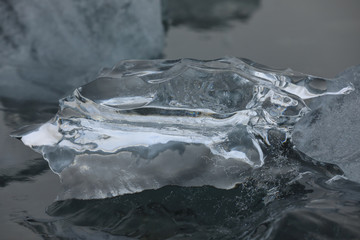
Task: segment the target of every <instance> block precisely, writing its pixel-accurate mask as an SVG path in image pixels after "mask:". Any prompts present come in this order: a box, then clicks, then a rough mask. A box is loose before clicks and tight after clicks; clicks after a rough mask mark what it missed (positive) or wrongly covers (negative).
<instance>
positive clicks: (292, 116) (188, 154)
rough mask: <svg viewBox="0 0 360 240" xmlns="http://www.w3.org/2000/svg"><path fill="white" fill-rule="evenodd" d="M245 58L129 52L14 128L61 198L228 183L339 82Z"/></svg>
mask: <svg viewBox="0 0 360 240" xmlns="http://www.w3.org/2000/svg"><path fill="white" fill-rule="evenodd" d="M329 82H330V81H328V80H325V79H320V78H316V77H313V76H309V75H305V74H301V73H296V72H294V71H291V70H290V69H287V70H274V69H270V68H267V67H265V66H262V65H259V64H256V63H253V62H251V61H249V60H246V59H238V58H233V57H226V58H222V59H217V60H212V61H199V60H191V59H180V60H128V61H123V62H121V63H120V64H118V65H117V66H115V67H114V68H112V69H105V70H104V71H103V72H102V73H101V74H100V75H99V77H98V78H97V79H96V80H95V81H93V82H91V83H89V84H86V85H84V86H82V87H80V88H78V89H76V90H75V91H74V93H73V94H72V95H71V96H69V97H66V98H64V99H62V100H61V101H60V110H59V112H58V113H57V115H56V116H55V117H54V118H53V119H52V120H50V121H49V122H47V123H45V124H43V125H41V126H40V127H36V128H35V129H34V128H33V129H24V130H23V131H22V132H21V133H18V135H17V136H18V137H22V141H23V142H24V143H25V144H26V145H28V146H30V147H32V148H33V149H34V150H36V151H38V152H40V153H42V154H43V156H44V158H45V159H46V160H48V161H49V165H50V167H51V169H52V170H53V171H54V172H55V173H57V174H58V175H59V176H60V177H61V179H62V184H63V187H64V192H63V194H62V195H61V196H60V197H61V198H85V199H90V198H104V197H112V196H116V195H121V194H125V193H132V192H140V191H143V190H145V189H156V188H160V187H162V186H165V185H180V186H203V185H212V186H215V187H218V188H226V189H228V188H232V187H233V186H234V185H235V184H236V183H239V182H241V181H242V178H243V175H242V174H243V173H244V172H246V171H247V170H249V169H251V168H253V167H259V166H262V165H263V164H264V157H266V154H267V151H268V147H272V151H276V146H270V145H271V144H272V143H273V141H272V139H274V136H275V138H277V139H278V141H285V140H286V139H287V138H288V137H290V136H291V132H292V128H293V125H294V124H295V123H296V122H297V121H298V120H299V119H300V118H301V117H302V116H303V115H304V114H305V113H306V112H308V111H309V108H308V107H307V106H306V104H305V102H304V100H306V99H312V98H314V97H319V96H323V95H329V94H330V95H333V94H335V95H337V94H345V93H348V92H349V91H351V90H352V88H351V87H350V86H348V85H347V84H346V83H343V84H340V85H339V86H335V87H333V88H330V89H328V88H327V86H326V84H328V83H329Z"/></svg>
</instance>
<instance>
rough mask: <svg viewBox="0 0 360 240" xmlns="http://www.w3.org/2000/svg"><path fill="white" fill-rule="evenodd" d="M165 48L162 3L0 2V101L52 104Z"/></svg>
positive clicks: (83, 0) (141, 0) (102, 0)
mask: <svg viewBox="0 0 360 240" xmlns="http://www.w3.org/2000/svg"><path fill="white" fill-rule="evenodd" d="M163 45H164V29H163V25H162V20H161V4H160V0H138V1H132V0H123V1H116V0H78V1H72V0H62V1H46V0H45V1H44V0H33V1H28V0H17V1H8V0H3V1H0V79H1V81H0V97H1V98H9V99H14V98H15V99H16V100H17V101H26V100H31V101H40V102H56V101H57V100H58V99H59V98H60V97H63V96H65V94H68V93H69V91H72V90H73V89H74V88H76V87H78V86H81V85H83V84H85V82H88V81H89V80H92V79H93V78H94V77H96V75H97V73H98V70H99V69H101V68H102V67H104V66H112V65H114V64H115V63H116V62H118V61H119V60H121V59H133V58H154V57H159V56H160V55H161V53H162V50H163ZM39 93H41V94H39Z"/></svg>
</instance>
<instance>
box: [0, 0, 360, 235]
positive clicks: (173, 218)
mask: <svg viewBox="0 0 360 240" xmlns="http://www.w3.org/2000/svg"><path fill="white" fill-rule="evenodd" d="M7 2H10V1H2V2H1V4H4V3H7ZM39 2H40V1H39ZM231 4H233V3H231V1H230V3H227V6H231ZM215 5H216V4H215ZM1 6H2V7H3V5H1ZM219 6H220V7H219ZM209 7H210V6H209ZM186 8H188V6H185V9H186ZM219 8H220V10H218V9H219ZM1 9H2V11H3V9H4V8H1ZM142 9H143V8H142ZM215 9H217V11H218V12H222V14H220V18H221V16H224V17H223V18H224V19H225V20H224V21H221V22H225V23H226V24H223V25H221V26H219V25H217V26H214V27H209V28H207V29H201V28H200V29H199V27H197V28H193V26H189V25H186V23H184V24H182V23H181V21H180V22H178V24H177V26H172V25H171V24H170V25H169V28H168V31H167V33H166V37H165V38H166V39H165V42H166V45H165V47H164V49H163V56H164V57H166V58H169V59H177V58H182V57H194V58H197V59H214V58H219V57H223V56H225V55H231V56H238V57H246V58H249V59H252V60H254V61H256V62H260V63H263V64H266V65H268V66H272V67H279V68H287V67H291V68H292V69H294V70H297V71H301V72H305V73H308V74H314V75H319V76H323V77H333V76H335V75H336V74H338V73H340V72H341V71H343V70H344V69H345V68H347V67H349V66H352V65H357V64H359V63H360V54H359V52H360V50H359V47H360V45H359V44H358V43H359V42H360V30H359V27H360V25H359V24H358V23H359V22H360V19H359V17H360V16H359V14H358V12H359V11H360V6H359V2H358V1H357V0H346V1H337V0H331V1H329V0H326V1H325V0H322V1H316V2H313V1H310V0H308V1H286V3H284V2H282V4H279V1H275V0H272V1H260V3H259V1H254V4H253V7H250V9H251V10H250V11H249V10H248V9H249V8H248V7H247V8H246V9H247V10H246V11H244V13H245V15H246V17H245V20H244V14H240V15H241V19H239V18H237V17H232V16H233V14H232V13H231V14H230V17H229V14H228V13H227V12H228V11H225V10H221V5H218V7H216V8H215ZM231 9H232V8H231ZM1 16H6V15H4V14H1ZM235 16H236V14H235ZM205 17H206V16H205ZM2 22H5V21H2ZM203 22H204V21H201V23H202V24H203ZM200 25H201V24H200ZM207 25H211V23H209V24H207ZM55 26H57V25H55ZM197 26H199V24H197ZM2 29H5V28H4V27H3V26H2ZM120 29H121V28H120ZM123 30H124V29H123ZM124 31H125V30H124ZM4 32H5V33H6V34H7V36H12V34H13V36H17V35H16V34H17V32H11V33H10V32H9V30H6V29H5V30H4ZM1 34H2V35H1V36H2V38H1V43H3V39H4V38H3V36H4V34H3V33H1ZM1 46H2V47H1V50H3V49H4V48H3V45H1ZM15 51H17V50H15ZM134 51H135V50H134ZM3 53H4V52H3V51H2V52H1V63H3V62H5V63H8V58H7V56H6V55H4V54H3ZM159 54H161V52H159ZM96 57H97V56H94V59H96ZM102 57H103V59H105V58H106V57H105V56H102ZM25 60H26V59H25ZM119 60H122V59H119ZM112 64H115V62H114V63H111V64H110V63H109V65H112ZM101 66H104V65H103V64H101ZM104 67H109V66H104ZM25 70H28V68H27V69H25ZM67 71H69V72H70V73H71V72H72V71H73V72H76V69H68V70H67ZM94 71H95V70H94ZM96 71H97V70H96ZM24 72H25V73H27V71H22V73H24ZM76 73H77V72H76ZM22 76H23V75H22ZM28 76H30V75H28ZM37 76H38V77H37ZM44 76H47V77H44ZM31 78H32V79H42V80H47V79H53V78H52V77H51V72H49V71H47V70H46V71H45V73H44V72H42V71H41V69H35V70H34V71H31ZM54 79H55V78H54ZM57 79H60V80H59V82H52V83H51V84H48V83H46V84H45V85H46V86H47V87H50V88H51V89H53V87H55V89H56V88H58V87H59V86H61V87H59V88H60V89H61V92H58V91H55V94H52V95H51V96H47V95H45V94H44V91H43V90H39V86H41V87H40V89H41V88H42V86H44V84H42V83H41V81H36V84H37V85H35V87H31V85H28V84H25V85H19V84H15V81H12V80H10V79H9V78H8V77H3V78H2V79H0V81H1V83H2V84H5V85H6V86H10V88H7V90H6V94H5V95H1V105H0V144H1V145H0V149H1V158H0V199H1V200H0V231H1V236H0V238H2V239H19V236H20V237H21V238H24V239H46V237H47V236H51V237H52V238H53V239H64V238H65V239H68V238H70V236H71V237H73V238H75V239H76V238H78V239H79V238H80V237H81V236H82V237H84V236H86V237H88V238H89V237H91V236H93V237H94V238H95V239H99V238H100V237H98V236H103V238H104V239H106V238H107V239H111V238H113V239H114V238H115V239H116V238H119V239H121V237H119V235H128V236H130V237H142V238H143V239H164V238H169V237H170V236H174V234H176V233H181V234H185V235H186V234H188V235H187V236H188V237H189V238H191V234H195V233H196V232H198V233H197V235H196V234H195V235H193V236H194V237H193V238H195V236H196V237H197V238H198V239H201V238H203V239H208V236H209V235H210V236H218V237H219V238H220V239H223V238H224V235H225V236H231V233H233V234H234V235H235V236H234V235H233V236H232V238H231V239H234V238H236V237H240V238H241V237H242V236H244V235H242V234H245V233H248V234H250V233H249V231H248V230H246V229H250V228H252V229H253V231H255V233H254V234H255V235H251V234H250V235H248V236H259V237H264V238H265V237H266V236H268V238H286V237H287V238H292V239H295V238H299V239H304V238H305V237H309V238H318V239H321V238H326V239H331V238H332V239H341V238H342V239H346V238H347V239H354V238H355V239H356V238H357V237H358V236H359V232H358V229H360V227H359V226H358V225H357V224H358V222H359V221H358V219H359V209H358V206H359V203H358V201H359V195H358V193H359V188H358V185H357V184H355V183H350V182H349V181H346V180H342V179H340V180H339V181H335V182H334V184H333V185H328V184H325V183H324V182H326V181H328V179H329V177H330V176H327V177H324V179H323V180H321V179H322V178H323V175H322V173H318V175H316V176H313V177H310V179H309V178H304V179H305V180H300V181H299V184H300V185H298V184H297V183H296V184H295V187H290V189H289V194H287V195H286V194H285V195H286V196H288V197H285V199H286V200H279V201H272V202H271V201H270V200H271V199H273V198H276V196H284V194H282V195H281V194H280V195H277V193H276V192H277V190H276V189H273V190H272V191H270V190H271V189H272V186H275V185H271V184H268V185H267V186H265V185H266V184H265V185H264V186H262V187H263V188H264V189H267V191H269V194H268V197H264V196H265V195H266V194H265V193H264V192H256V193H254V194H252V193H251V190H250V189H253V188H252V187H251V184H249V186H248V187H246V186H243V187H240V188H239V189H234V190H230V191H227V190H217V189H213V188H207V187H205V188H199V189H197V188H196V189H187V188H177V187H174V188H173V187H166V188H165V189H160V190H157V191H150V192H145V193H143V194H142V193H140V194H137V195H129V196H123V197H119V198H114V199H108V200H106V201H102V200H99V201H88V202H87V201H84V202H83V201H78V200H77V201H71V200H69V201H65V202H57V203H53V201H54V199H55V198H56V196H57V194H58V192H59V191H60V190H61V186H60V183H59V179H58V177H57V176H56V175H55V174H53V173H52V172H51V171H50V170H49V169H48V167H47V165H45V164H44V163H46V162H45V161H44V162H42V161H41V155H40V154H36V153H34V152H33V151H32V150H31V149H29V148H27V147H25V146H24V145H23V144H22V143H21V142H20V141H19V140H17V139H14V138H10V137H9V134H10V133H11V132H12V131H13V130H15V129H17V128H18V127H20V126H23V125H26V124H34V123H42V122H45V121H47V120H48V119H50V118H51V117H52V116H53V115H54V114H55V113H56V111H57V105H58V103H57V99H58V98H59V95H64V94H69V93H71V92H72V90H73V88H74V87H75V86H80V85H81V84H83V82H81V81H79V82H76V81H77V80H73V81H72V80H70V79H66V81H69V82H70V83H71V84H70V85H67V84H64V82H61V81H62V79H61V78H57ZM74 79H75V78H74ZM22 81H24V79H22ZM56 84H59V86H56ZM11 86H13V87H14V88H18V87H20V86H22V87H23V88H22V89H21V91H20V92H22V93H24V92H25V93H26V95H27V96H35V97H34V99H33V100H31V98H30V99H29V98H28V97H27V98H26V101H24V98H23V96H22V95H20V94H19V92H18V91H17V90H16V89H15V90H14V91H13V90H11ZM39 98H40V100H39ZM295 162H296V161H295ZM276 166H281V165H276ZM277 169H278V168H276V167H275V168H273V171H275V172H276V171H277ZM283 170H284V171H285V170H286V169H285V168H284V169H283ZM335 174H336V173H335ZM280 175H281V174H280ZM259 177H261V174H260V175H259ZM319 178H320V180H319ZM311 179H315V180H314V181H313V180H311ZM316 179H318V180H316ZM287 180H289V178H288V179H287ZM280 182H281V181H280ZM290 185H291V184H290ZM291 186H292V185H291ZM304 188H305V190H304ZM242 189H243V190H242ZM281 189H286V188H281ZM291 189H293V190H291ZM308 190H312V193H309V192H307V191H308ZM283 191H284V190H283ZM285 191H286V190H285ZM271 193H274V194H271ZM172 194H175V195H173V196H175V197H174V198H171V197H170V198H167V197H168V196H172ZM149 195H150V196H149ZM249 196H250V197H249ZM179 199H180V200H179ZM181 199H183V200H181ZM224 199H228V201H224ZM280 199H281V197H280ZM268 201H270V204H269V205H267V206H268V207H264V206H265V205H266V203H267V202H268ZM206 203H208V205H206ZM174 204H176V206H174ZM48 206H51V207H49V209H48V211H47V213H46V212H45V211H46V209H47V207H48ZM104 206H105V207H104ZM221 206H222V207H221ZM284 206H285V207H284ZM234 209H238V210H236V211H235V210H234ZM241 209H243V210H241ZM279 209H282V210H284V211H279ZM234 211H235V212H234ZM214 213H216V214H219V215H216V216H217V219H220V220H214V219H213V221H212V218H211V217H213V216H215V215H214ZM252 213H255V215H252ZM101 214H103V215H101ZM256 214H259V215H261V214H264V216H265V217H264V218H261V217H258V215H256ZM99 215H101V216H103V217H100V218H99V217H98V216H99ZM124 216H125V218H124ZM126 216H128V217H126ZM33 219H35V220H33ZM54 219H58V220H56V221H55V222H54V224H52V225H51V224H50V223H51V221H54ZM94 219H95V220H94ZM96 219H97V220H96ZM126 219H129V220H128V221H126ZM134 219H135V220H134ZM229 219H232V220H233V221H227V220H229ZM243 219H247V221H244V220H243ZM256 219H258V220H259V222H257V220H256ZM266 219H272V222H271V221H270V222H271V223H272V224H273V225H271V224H270V222H269V221H266ZM107 220H109V221H110V222H111V223H109V222H107ZM179 222H180V223H179ZM184 222H186V223H189V224H184ZM239 222H240V223H239ZM122 223H123V224H122ZM228 223H229V224H230V225H226V224H228ZM299 223H301V224H299ZM181 224H183V225H181ZM231 224H234V226H235V227H232V226H231ZM270 225H271V226H272V227H268V226H270ZM58 226H65V227H63V228H60V227H58ZM158 226H162V228H159V227H158ZM209 226H210V227H209ZM236 226H240V227H239V228H236ZM246 226H248V227H249V226H250V227H249V228H247V227H246ZM59 229H60V230H59ZM69 229H70V230H69ZM204 229H205V230H204ZM234 229H235V230H234ZM269 229H272V230H269ZM157 230H159V231H157ZM207 230H208V231H207ZM69 231H70V232H71V231H73V232H72V233H71V234H67V233H69ZM74 231H75V233H74ZM137 231H138V232H137ZM214 231H215V232H218V233H217V234H215V235H213V234H212V233H213V232H214ZM239 231H240V232H239ZM203 232H204V234H203V235H202V233H203ZM268 232H271V234H269V235H267V234H266V233H268ZM87 233H89V234H87ZM108 233H111V234H112V236H110V235H109V234H108ZM97 234H98V235H97ZM206 234H208V235H206ZM304 234H306V235H304ZM193 238H192V239H193ZM249 238H250V237H249Z"/></svg>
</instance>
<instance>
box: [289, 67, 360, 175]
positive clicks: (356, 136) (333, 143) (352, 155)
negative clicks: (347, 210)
mask: <svg viewBox="0 0 360 240" xmlns="http://www.w3.org/2000/svg"><path fill="white" fill-rule="evenodd" d="M339 82H343V83H346V82H352V83H353V84H354V87H355V91H354V92H352V93H350V94H349V95H339V96H326V97H324V98H320V99H314V100H313V101H312V102H311V103H310V105H309V106H310V108H312V111H311V112H310V113H309V114H307V115H305V116H304V117H303V118H302V119H301V120H300V121H299V122H298V123H297V124H296V125H295V130H294V133H293V141H294V143H295V146H296V147H297V148H298V149H299V150H301V151H303V152H304V153H305V154H307V155H309V156H310V157H312V158H314V159H316V160H319V161H323V162H328V163H333V164H337V165H338V166H339V167H340V168H341V169H342V170H343V171H344V172H345V176H346V177H348V178H349V179H351V180H354V181H357V182H360V174H359V173H360V66H356V67H352V68H349V69H347V70H346V71H345V72H343V73H341V74H340V75H339V76H338V78H337V83H339ZM335 83H336V82H334V84H335Z"/></svg>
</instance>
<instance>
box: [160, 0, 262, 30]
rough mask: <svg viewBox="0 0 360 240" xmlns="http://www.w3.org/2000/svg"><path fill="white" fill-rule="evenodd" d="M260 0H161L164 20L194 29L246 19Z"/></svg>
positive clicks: (225, 24) (221, 25) (257, 6)
mask: <svg viewBox="0 0 360 240" xmlns="http://www.w3.org/2000/svg"><path fill="white" fill-rule="evenodd" d="M259 6H260V0H222V1H218V0H196V1H193V0H181V1H178V0H162V7H163V14H164V21H165V22H166V23H167V24H170V25H174V26H176V25H186V26H188V27H192V28H196V29H203V30H204V29H205V30H207V29H211V28H216V27H224V26H227V25H228V24H229V22H230V21H231V20H235V19H236V20H237V19H240V20H243V21H245V20H247V19H248V18H249V17H250V16H251V15H252V14H253V13H254V12H255V10H257V9H258V8H259Z"/></svg>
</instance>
